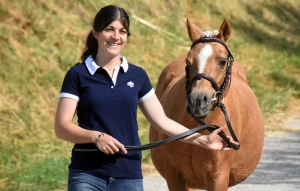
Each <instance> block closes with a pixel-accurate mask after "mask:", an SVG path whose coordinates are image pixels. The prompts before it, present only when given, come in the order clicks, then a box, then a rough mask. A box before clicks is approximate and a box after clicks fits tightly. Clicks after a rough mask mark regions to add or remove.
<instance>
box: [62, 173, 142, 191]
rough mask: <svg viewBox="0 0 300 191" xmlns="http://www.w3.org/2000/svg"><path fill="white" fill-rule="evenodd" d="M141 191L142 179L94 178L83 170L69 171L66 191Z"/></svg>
mask: <svg viewBox="0 0 300 191" xmlns="http://www.w3.org/2000/svg"><path fill="white" fill-rule="evenodd" d="M124 190H125V191H143V190H144V189H143V179H124V178H113V177H109V176H102V177H98V176H94V175H92V174H88V173H86V172H85V171H83V170H74V169H70V170H69V181H68V191H124Z"/></svg>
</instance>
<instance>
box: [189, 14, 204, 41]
mask: <svg viewBox="0 0 300 191" xmlns="http://www.w3.org/2000/svg"><path fill="white" fill-rule="evenodd" d="M186 27H187V30H188V33H189V37H190V39H191V41H192V42H194V41H195V40H198V39H199V38H200V37H201V34H200V32H199V30H198V29H196V28H195V27H194V26H193V25H192V24H191V23H190V21H189V19H187V20H186Z"/></svg>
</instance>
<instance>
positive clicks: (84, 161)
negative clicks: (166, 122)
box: [60, 56, 154, 178]
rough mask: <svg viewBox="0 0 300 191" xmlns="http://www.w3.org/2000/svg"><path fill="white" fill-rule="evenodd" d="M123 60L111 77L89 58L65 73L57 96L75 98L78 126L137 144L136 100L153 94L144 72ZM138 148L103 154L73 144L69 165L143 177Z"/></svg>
mask: <svg viewBox="0 0 300 191" xmlns="http://www.w3.org/2000/svg"><path fill="white" fill-rule="evenodd" d="M121 59H122V63H121V65H120V66H119V67H117V68H116V69H115V71H114V74H113V76H112V78H111V77H110V76H109V74H108V73H107V72H106V71H105V70H104V69H103V68H101V67H99V66H98V65H97V64H96V63H95V62H94V60H93V58H92V57H88V58H87V59H86V60H85V63H81V64H77V65H75V66H73V67H71V68H70V69H69V71H68V72H67V74H66V76H65V78H64V81H63V84H62V89H61V93H60V97H68V98H71V99H75V100H77V101H78V105H77V109H76V112H77V116H78V125H79V126H80V127H82V128H84V129H90V130H96V131H101V132H104V133H106V134H109V135H111V136H112V137H114V138H115V139H117V140H118V141H119V142H121V143H122V144H124V145H126V146H129V145H140V139H139V136H138V123H137V107H138V103H140V102H142V101H144V100H146V99H147V98H149V97H150V96H151V95H153V94H154V89H153V87H152V85H151V83H150V80H149V77H148V75H147V74H146V72H145V71H144V70H143V69H142V68H141V67H138V66H135V65H132V64H130V63H128V62H127V60H126V58H125V57H123V56H122V57H121ZM141 158H142V153H141V151H128V153H127V154H123V153H122V152H121V151H120V152H118V153H116V154H114V155H106V154H104V153H103V152H101V151H99V150H98V149H97V147H96V146H95V144H93V143H91V144H75V145H74V148H73V150H72V158H71V163H70V165H69V168H72V169H82V170H86V171H88V172H89V173H92V174H94V175H96V176H97V175H99V176H101V175H105V176H112V177H116V178H142V170H141Z"/></svg>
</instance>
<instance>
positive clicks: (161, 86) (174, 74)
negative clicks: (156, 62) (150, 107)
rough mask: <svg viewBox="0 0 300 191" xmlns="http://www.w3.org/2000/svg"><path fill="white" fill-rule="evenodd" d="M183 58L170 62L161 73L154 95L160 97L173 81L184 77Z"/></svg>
mask: <svg viewBox="0 0 300 191" xmlns="http://www.w3.org/2000/svg"><path fill="white" fill-rule="evenodd" d="M185 58H186V56H181V57H179V58H177V59H175V60H173V61H171V62H170V63H169V64H168V65H167V66H166V67H165V68H164V69H163V71H162V72H161V74H160V76H159V78H158V82H157V85H156V90H155V92H156V95H157V97H161V95H162V94H163V92H164V91H165V89H166V88H167V87H168V86H169V85H170V84H172V82H174V81H175V80H176V81H177V80H179V79H180V78H182V77H183V76H184V75H185Z"/></svg>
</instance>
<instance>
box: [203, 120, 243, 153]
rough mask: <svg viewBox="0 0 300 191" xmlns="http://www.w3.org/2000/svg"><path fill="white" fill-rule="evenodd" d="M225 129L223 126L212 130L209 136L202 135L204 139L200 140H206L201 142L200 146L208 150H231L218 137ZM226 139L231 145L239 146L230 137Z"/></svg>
mask: <svg viewBox="0 0 300 191" xmlns="http://www.w3.org/2000/svg"><path fill="white" fill-rule="evenodd" d="M226 128H227V127H226V126H225V125H224V126H222V127H220V128H219V129H216V130H214V131H213V132H212V133H211V134H209V135H204V136H205V137H202V138H206V140H204V142H201V143H202V144H201V145H202V146H204V147H205V148H207V149H210V150H230V149H231V148H230V147H229V146H228V144H227V143H226V142H225V141H224V140H223V139H222V138H221V137H220V136H219V135H218V134H219V133H220V132H221V131H223V130H224V129H226ZM228 139H229V142H230V143H232V144H233V145H236V146H238V145H239V143H238V142H235V141H234V140H233V139H232V137H230V136H228Z"/></svg>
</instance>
